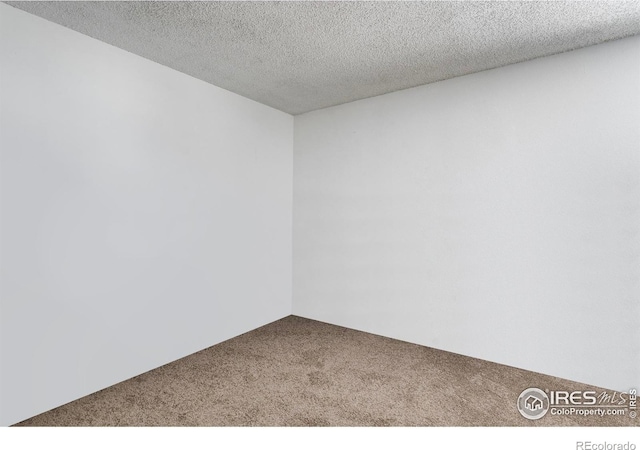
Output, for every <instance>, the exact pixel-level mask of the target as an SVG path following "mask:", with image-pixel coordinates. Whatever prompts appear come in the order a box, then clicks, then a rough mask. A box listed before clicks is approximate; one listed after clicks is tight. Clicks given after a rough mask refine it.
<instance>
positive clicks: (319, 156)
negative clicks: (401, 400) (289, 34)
mask: <svg viewBox="0 0 640 450" xmlns="http://www.w3.org/2000/svg"><path fill="white" fill-rule="evenodd" d="M293 215H294V240H293V246H294V260H293V267H294V272H293V273H294V288H293V313H294V314H297V315H301V316H305V317H309V318H313V319H317V320H322V321H325V322H330V323H334V324H338V325H343V326H347V327H352V328H356V329H359V330H365V331H368V332H372V333H377V334H381V335H385V336H390V337H394V338H398V339H403V340H406V341H410V342H415V343H419V344H423V345H428V346H432V347H436V348H440V349H444V350H449V351H452V352H457V353H461V354H465V355H470V356H474V357H478V358H483V359H487V360H490V361H496V362H499V363H505V364H509V365H513V366H516V367H521V368H525V369H530V370H533V371H538V372H542V373H547V374H551V375H555V376H559V377H564V378H568V379H572V380H577V381H582V382H587V383H592V384H595V385H597V386H601V387H605V388H616V389H624V390H626V389H629V388H630V387H632V386H638V385H640V309H639V308H640V306H639V304H640V277H639V273H640V37H633V38H628V39H624V40H621V41H617V42H612V43H607V44H603V45H599V46H595V47H590V48H586V49H582V50H578V51H574V52H570V53H565V54H561V55H557V56H552V57H548V58H543V59H538V60H534V61H530V62H526V63H522V64H517V65H512V66H508V67H504V68H499V69H495V70H491V71H486V72H482V73H477V74H473V75H469V76H465V77H461V78H456V79H452V80H448V81H444V82H440V83H436V84H432V85H428V86H423V87H419V88H414V89H410V90H405V91H401V92H396V93H393V94H388V95H384V96H380V97H375V98H370V99H366V100H362V101H358V102H354V103H350V104H345V105H341V106H337V107H333V108H329V109H324V110H320V111H316V112H311V113H308V114H304V115H301V116H296V117H295V139H294V213H293ZM541 387H543V386H541Z"/></svg>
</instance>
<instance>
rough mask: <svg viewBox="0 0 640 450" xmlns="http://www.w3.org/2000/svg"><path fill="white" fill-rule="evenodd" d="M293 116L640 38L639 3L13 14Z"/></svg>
mask: <svg viewBox="0 0 640 450" xmlns="http://www.w3.org/2000/svg"><path fill="white" fill-rule="evenodd" d="M6 3H8V4H10V5H12V6H14V7H16V8H20V9H22V10H25V11H27V12H30V13H33V14H35V15H38V16H41V17H43V18H45V19H47V20H50V21H53V22H56V23H59V24H61V25H64V26H66V27H69V28H71V29H73V30H76V31H79V32H80V33H84V34H86V35H89V36H91V37H94V38H96V39H99V40H101V41H104V42H107V43H109V44H112V45H114V46H116V47H120V48H122V49H124V50H127V51H129V52H132V53H135V54H137V55H140V56H143V57H145V58H148V59H150V60H153V61H156V62H158V63H160V64H163V65H166V66H168V67H171V68H173V69H176V70H179V71H181V72H184V73H186V74H189V75H191V76H193V77H196V78H199V79H201V80H204V81H206V82H209V83H211V84H214V85H216V86H219V87H222V88H224V89H227V90H230V91H232V92H235V93H237V94H240V95H243V96H245V97H248V98H250V99H253V100H256V101H258V102H261V103H264V104H266V105H269V106H272V107H274V108H277V109H280V110H282V111H285V112H288V113H291V114H300V113H304V112H307V111H312V110H315V109H320V108H325V107H328V106H333V105H338V104H341V103H346V102H350V101H354V100H358V99H362V98H367V97H372V96H375V95H380V94H385V93H388V92H392V91H396V90H399V89H405V88H409V87H414V86H419V85H422V84H427V83H432V82H434V81H439V80H444V79H447V78H452V77H456V76H460V75H465V74H469V73H473V72H478V71H482V70H486V69H491V68H494V67H499V66H504V65H507V64H512V63H516V62H520V61H525V60H529V59H532V58H537V57H540V56H546V55H551V54H554V53H559V52H564V51H567V50H572V49H576V48H580V47H584V46H588V45H593V44H598V43H601V42H605V41H608V40H612V39H618V38H622V37H626V36H630V35H634V34H638V33H640V2H637V1H632V2H528V1H527V2H312V1H300V2H6Z"/></svg>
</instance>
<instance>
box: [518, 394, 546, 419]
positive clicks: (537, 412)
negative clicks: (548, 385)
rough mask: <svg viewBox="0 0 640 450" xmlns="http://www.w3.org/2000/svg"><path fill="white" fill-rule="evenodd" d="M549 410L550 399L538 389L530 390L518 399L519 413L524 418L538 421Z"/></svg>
mask: <svg viewBox="0 0 640 450" xmlns="http://www.w3.org/2000/svg"><path fill="white" fill-rule="evenodd" d="M548 410H549V397H548V396H547V394H546V393H545V392H544V391H542V390H540V389H538V388H528V389H525V390H524V391H522V393H521V394H520V396H519V397H518V411H520V414H522V416H523V417H525V418H527V419H530V420H538V419H541V418H542V417H544V416H545V414H547V411H548Z"/></svg>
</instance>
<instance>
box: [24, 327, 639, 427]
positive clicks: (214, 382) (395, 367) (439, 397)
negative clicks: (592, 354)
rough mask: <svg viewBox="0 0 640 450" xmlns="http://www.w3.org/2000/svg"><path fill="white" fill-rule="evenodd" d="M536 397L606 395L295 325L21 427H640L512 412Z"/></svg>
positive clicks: (260, 332)
mask: <svg viewBox="0 0 640 450" xmlns="http://www.w3.org/2000/svg"><path fill="white" fill-rule="evenodd" d="M529 387H539V388H541V389H549V390H566V391H573V390H595V391H598V392H600V391H602V390H603V389H600V388H594V387H592V386H586V385H584V384H580V383H575V382H572V381H567V380H563V379H560V378H556V377H552V376H547V375H542V374H538V373H533V372H529V371H525V370H521V369H516V368H513V367H509V366H505V365H501V364H496V363H492V362H488V361H483V360H479V359H475V358H470V357H466V356H461V355H458V354H454V353H449V352H445V351H441V350H435V349H432V348H428V347H424V346H420V345H415V344H410V343H407V342H403V341H398V340H395V339H389V338H385V337H382V336H377V335H373V334H369V333H364V332H360V331H355V330H352V329H348V328H343V327H339V326H335V325H330V324H326V323H322V322H318V321H314V320H309V319H304V318H301V317H296V316H289V317H286V318H284V319H281V320H278V321H276V322H273V323H271V324H268V325H266V326H263V327H261V328H258V329H256V330H253V331H250V332H248V333H245V334H243V335H240V336H238V337H235V338H233V339H230V340H228V341H225V342H222V343H220V344H217V345H214V346H212V347H210V348H207V349H205V350H202V351H200V352H197V353H194V354H192V355H189V356H187V357H184V358H182V359H179V360H177V361H174V362H172V363H170V364H167V365H164V366H162V367H159V368H157V369H154V370H151V371H149V372H146V373H144V374H142V375H139V376H136V377H134V378H131V379H129V380H126V381H124V382H122V383H119V384H116V385H114V386H111V387H108V388H106V389H103V390H101V391H99V392H96V393H94V394H91V395H88V396H86V397H83V398H81V399H78V400H76V401H73V402H71V403H68V404H66V405H63V406H60V407H58V408H55V409H53V410H51V411H48V412H45V413H43V414H40V415H38V416H35V417H33V418H30V419H28V420H25V421H23V422H20V423H19V424H17V426H312V427H315V426H638V425H639V422H638V419H631V418H630V417H629V416H628V414H627V415H625V416H621V417H617V416H615V417H611V416H604V417H593V416H589V417H585V416H575V415H572V416H570V415H564V416H560V415H552V414H550V413H547V414H546V415H545V416H544V417H542V418H541V419H539V420H530V419H527V418H525V417H523V416H522V415H521V414H520V413H519V411H518V410H517V408H516V402H517V399H518V396H519V395H520V393H521V392H522V391H523V390H524V389H526V388H529ZM609 392H610V391H609Z"/></svg>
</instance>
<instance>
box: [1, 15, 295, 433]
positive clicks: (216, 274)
mask: <svg viewBox="0 0 640 450" xmlns="http://www.w3.org/2000/svg"><path fill="white" fill-rule="evenodd" d="M0 33H1V34H0V80H1V81H0V104H1V106H0V108H1V112H0V146H1V147H0V148H1V159H0V163H1V189H2V192H1V204H0V205H1V213H2V221H1V246H2V248H1V279H0V281H1V301H2V303H1V312H0V314H1V317H2V319H1V326H2V331H1V339H2V341H1V354H0V356H1V364H2V366H1V372H0V373H1V385H2V389H1V391H0V393H1V397H0V409H1V417H0V424H2V425H7V424H11V423H14V422H17V421H19V420H22V419H25V418H27V417H30V416H33V415H35V414H37V413H40V412H43V411H45V410H48V409H50V408H52V407H55V406H58V405H60V404H63V403H66V402H69V401H71V400H74V399H76V398H78V397H81V396H83V395H86V394H88V393H91V392H94V391H96V390H99V389H102V388H104V387H106V386H109V385H112V384H114V383H116V382H119V381H122V380H124V379H126V378H129V377H131V376H134V375H137V374H139V373H142V372H145V371H147V370H150V369H152V368H154V367H157V366H159V365H162V364H165V363H167V362H169V361H172V360H175V359H177V358H180V357H183V356H185V355H187V354H190V353H192V352H195V351H197V350H200V349H203V348H205V347H208V346H211V345H213V344H216V343H218V342H220V341H222V340H225V339H228V338H231V337H233V336H236V335H238V334H240V333H243V332H246V331H249V330H250V329H253V328H256V327H258V326H261V325H264V324H265V323H268V322H270V321H273V320H276V319H279V318H281V317H284V316H287V315H289V314H290V313H291V202H292V192H291V184H292V142H293V138H292V136H293V118H292V117H291V116H290V115H288V114H285V113H282V112H279V111H276V110H274V109H271V108H269V107H266V106H263V105H260V104H258V103H255V102H253V101H250V100H247V99H245V98H242V97H240V96H237V95H235V94H232V93H230V92H227V91H224V90H222V89H219V88H216V87H214V86H211V85H209V84H206V83H204V82H202V81H199V80H196V79H194V78H191V77H189V76H187V75H184V74H181V73H178V72H176V71H173V70H171V69H168V68H166V67H163V66H161V65H158V64H156V63H153V62H151V61H148V60H145V59H142V58H140V57H138V56H135V55H132V54H129V53H127V52H124V51H122V50H119V49H117V48H115V47H111V46H109V45H107V44H104V43H101V42H99V41H96V40H93V39H91V38H89V37H87V36H84V35H81V34H78V33H76V32H73V31H71V30H68V29H66V28H63V27H61V26H59V25H55V24H53V23H50V22H47V21H45V20H43V19H40V18H37V17H35V16H31V15H29V14H27V13H25V12H22V11H18V10H16V9H13V8H11V7H9V6H7V5H4V4H0Z"/></svg>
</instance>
